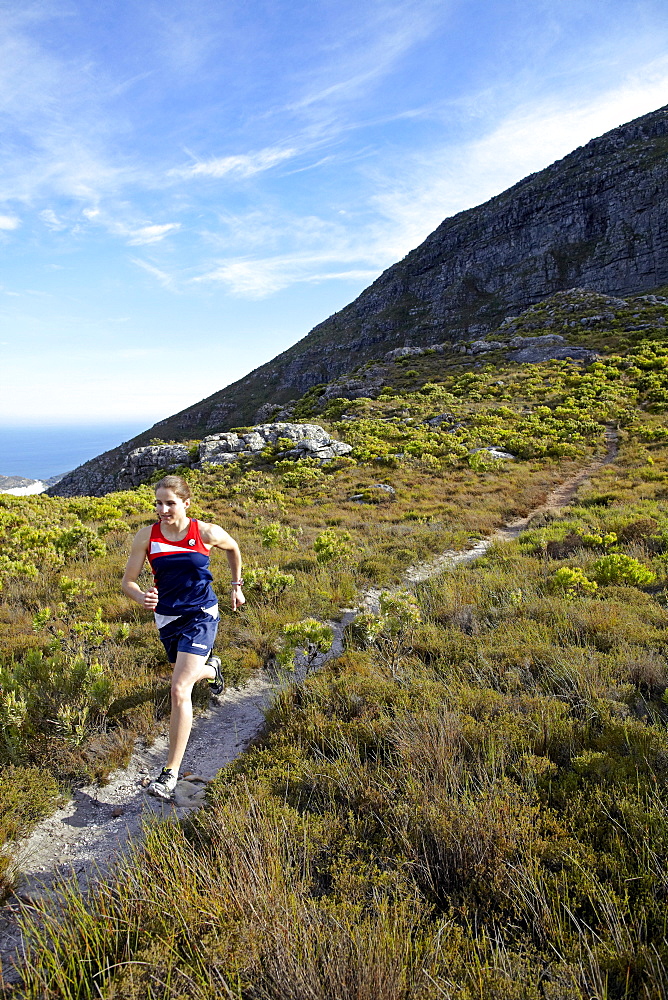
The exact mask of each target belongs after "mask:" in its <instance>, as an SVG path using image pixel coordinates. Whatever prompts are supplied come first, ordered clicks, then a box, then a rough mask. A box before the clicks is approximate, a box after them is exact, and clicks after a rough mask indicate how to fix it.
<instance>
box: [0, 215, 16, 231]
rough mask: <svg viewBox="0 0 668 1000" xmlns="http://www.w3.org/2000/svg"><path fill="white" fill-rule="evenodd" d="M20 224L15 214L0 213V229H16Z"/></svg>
mask: <svg viewBox="0 0 668 1000" xmlns="http://www.w3.org/2000/svg"><path fill="white" fill-rule="evenodd" d="M20 225H21V220H20V219H17V217H16V216H15V215H0V229H5V230H12V229H18V228H19V226H20Z"/></svg>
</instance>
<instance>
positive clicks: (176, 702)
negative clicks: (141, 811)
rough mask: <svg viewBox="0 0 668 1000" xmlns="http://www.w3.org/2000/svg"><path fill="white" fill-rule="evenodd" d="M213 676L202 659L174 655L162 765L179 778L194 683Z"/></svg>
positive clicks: (190, 714) (212, 672) (191, 711)
mask: <svg viewBox="0 0 668 1000" xmlns="http://www.w3.org/2000/svg"><path fill="white" fill-rule="evenodd" d="M215 676H216V671H215V670H214V668H213V667H210V666H208V665H207V662H206V657H205V656H196V655H195V654H194V653H181V652H179V653H177V655H176V663H175V664H174V668H173V670H172V714H171V718H170V720H169V757H168V758H167V764H166V765H165V766H166V767H168V768H169V769H170V770H172V771H174V773H175V774H178V770H179V768H180V766H181V761H182V760H183V755H184V753H185V752H186V746H187V744H188V737H189V736H190V730H191V729H192V724H193V705H192V690H193V685H194V684H196V683H197V681H201V680H204V678H205V677H207V678H209V679H212V678H213V677H215Z"/></svg>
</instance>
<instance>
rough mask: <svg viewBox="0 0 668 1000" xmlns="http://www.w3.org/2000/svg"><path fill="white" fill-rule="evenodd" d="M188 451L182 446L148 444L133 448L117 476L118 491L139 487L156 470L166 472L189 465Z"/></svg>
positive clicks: (189, 456)
mask: <svg viewBox="0 0 668 1000" xmlns="http://www.w3.org/2000/svg"><path fill="white" fill-rule="evenodd" d="M190 462H191V455H190V449H189V448H188V447H186V445H184V444H149V445H146V446H145V447H144V448H135V449H134V451H131V452H130V454H129V455H128V456H127V457H126V459H125V465H124V466H123V468H122V469H121V471H120V473H119V476H118V487H119V489H127V487H129V486H139V484H140V483H144V482H146V480H147V479H150V478H151V476H152V475H153V473H154V472H156V471H157V470H158V469H160V470H164V471H165V472H168V471H169V470H170V469H177V468H178V467H179V466H180V465H190Z"/></svg>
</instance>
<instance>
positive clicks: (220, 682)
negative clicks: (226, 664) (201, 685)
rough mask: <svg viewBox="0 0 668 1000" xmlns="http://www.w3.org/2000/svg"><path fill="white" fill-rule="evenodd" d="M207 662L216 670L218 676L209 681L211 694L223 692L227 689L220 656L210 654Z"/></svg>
mask: <svg viewBox="0 0 668 1000" xmlns="http://www.w3.org/2000/svg"><path fill="white" fill-rule="evenodd" d="M206 663H207V666H208V667H213V669H214V670H215V671H216V676H215V677H214V678H213V679H212V680H210V681H209V691H210V692H211V694H222V693H223V691H224V690H225V678H224V677H223V675H222V673H221V669H220V659H219V657H217V656H210V657H209V659H208V660H207V661H206Z"/></svg>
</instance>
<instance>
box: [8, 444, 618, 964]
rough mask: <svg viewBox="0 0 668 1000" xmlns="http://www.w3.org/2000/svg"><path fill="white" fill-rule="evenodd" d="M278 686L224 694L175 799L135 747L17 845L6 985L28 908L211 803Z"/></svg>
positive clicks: (147, 750)
mask: <svg viewBox="0 0 668 1000" xmlns="http://www.w3.org/2000/svg"><path fill="white" fill-rule="evenodd" d="M606 442H607V453H606V454H605V456H603V457H602V458H600V459H597V460H595V461H594V462H592V463H591V464H590V465H589V466H587V468H585V469H583V470H581V471H580V472H579V473H577V474H576V475H575V476H573V477H572V478H571V479H569V480H567V481H566V482H564V483H562V484H561V485H560V486H558V487H557V488H556V489H555V490H553V491H552V492H551V493H550V494H549V496H548V497H547V499H546V501H545V503H544V504H542V505H541V506H540V507H537V508H536V509H535V510H532V511H531V512H530V513H529V514H527V516H526V517H523V518H520V519H518V520H516V521H512V522H510V523H509V524H506V525H504V527H503V528H500V529H499V530H498V531H496V532H495V533H494V534H493V535H491V536H490V537H489V538H486V539H483V540H482V541H480V542H477V543H476V544H475V545H474V546H473V547H472V548H470V549H467V550H466V551H464V552H456V551H447V552H443V553H441V555H439V556H437V557H436V558H435V559H433V560H431V561H429V562H424V563H418V564H417V565H415V566H411V567H409V569H408V570H407V571H406V574H405V580H406V582H407V583H419V582H421V581H423V580H426V579H428V578H429V577H430V576H433V575H435V574H436V573H438V572H440V571H442V570H444V569H449V568H453V567H455V566H457V565H460V564H467V563H471V562H474V561H475V560H476V559H478V558H479V557H480V556H481V555H483V554H484V553H485V552H486V551H487V549H488V548H489V547H490V545H492V544H494V543H495V542H498V541H510V540H512V539H514V538H517V536H518V535H519V534H520V533H521V532H522V531H524V530H526V528H527V526H528V524H529V521H530V520H531V519H532V518H533V517H535V516H536V515H537V514H539V513H541V512H544V511H547V510H554V509H555V508H558V507H563V506H564V505H565V504H567V503H568V502H569V501H570V500H571V499H572V498H573V496H574V495H575V493H576V492H577V490H578V488H579V487H580V486H581V485H582V484H583V483H584V482H585V481H586V480H587V479H588V478H589V477H590V476H591V475H592V474H593V473H594V472H595V471H597V470H598V469H599V468H601V467H602V466H603V465H606V464H608V463H610V462H612V461H614V459H615V457H616V455H617V435H616V433H615V432H614V431H613V430H609V431H608V432H607V433H606ZM379 594H380V591H374V590H369V591H368V592H367V593H365V595H364V597H363V600H362V601H361V605H360V607H363V608H365V609H369V610H376V609H377V605H378V596H379ZM359 610H360V609H359V608H356V609H353V608H348V609H345V610H344V612H343V615H342V618H341V620H340V621H337V622H331V623H330V624H331V625H332V627H333V629H334V634H335V638H334V643H333V645H332V648H331V650H330V651H329V653H327V654H325V655H324V656H322V657H320V660H319V661H316V664H315V667H318V666H320V665H322V664H323V663H325V662H326V661H327V660H328V659H330V658H331V657H334V656H338V655H339V654H340V653H341V651H342V648H343V632H344V629H345V626H346V625H347V624H348V623H349V622H351V621H352V620H353V619H354V618H355V616H356V614H357V613H358V611H359ZM279 688H280V682H279V681H278V680H277V678H276V677H275V676H272V675H271V674H270V673H269V672H268V671H265V672H262V673H261V674H258V675H256V676H254V677H253V678H252V679H251V680H250V681H249V682H248V683H247V684H246V685H245V686H244V687H243V688H241V689H231V690H229V691H226V692H225V693H224V694H223V695H221V696H220V697H219V698H217V699H214V704H212V706H211V707H210V708H209V709H208V710H207V711H206V712H204V713H203V714H201V715H200V716H198V717H197V718H196V720H195V724H194V726H193V731H192V736H191V739H190V742H189V744H188V749H187V752H186V756H185V759H184V761H183V767H182V773H185V774H187V777H185V778H183V779H181V780H180V781H179V782H178V784H177V787H176V792H175V797H174V801H173V802H170V803H162V802H160V801H159V800H157V799H154V798H152V797H150V796H148V795H147V794H146V792H145V790H144V783H145V782H146V781H147V779H148V778H149V777H150V776H153V775H155V773H156V772H157V771H159V769H160V767H161V766H162V764H163V763H164V760H165V757H166V749H167V732H166V731H165V732H163V733H162V734H161V735H160V736H159V738H158V739H157V740H156V741H155V742H154V743H153V744H152V745H151V746H149V747H146V746H138V747H137V748H136V750H135V752H134V753H133V755H132V758H131V760H130V763H129V764H128V766H127V767H125V768H121V769H119V770H117V771H114V772H113V773H112V774H111V775H110V778H109V781H108V783H107V784H106V785H104V786H99V785H88V786H85V787H83V788H79V789H77V790H76V791H75V793H74V796H73V798H72V799H70V801H69V802H68V803H66V804H65V805H64V806H63V807H62V808H60V809H57V810H56V812H54V813H53V814H52V815H51V816H49V817H47V818H46V819H45V820H43V821H42V822H41V823H39V824H38V826H37V827H36V828H35V829H34V830H33V832H32V833H31V834H30V836H28V837H27V838H25V839H24V840H22V841H21V842H20V843H19V844H18V845H16V847H15V850H14V857H15V860H16V865H17V869H18V870H19V871H20V872H21V876H20V881H19V883H18V885H17V889H16V893H15V895H14V896H12V897H11V898H10V900H9V902H8V903H7V905H5V906H4V907H0V983H1V982H2V975H4V977H5V981H6V982H12V981H17V980H18V978H19V977H18V974H17V972H16V970H15V968H14V964H15V962H17V961H19V962H20V957H21V954H22V936H21V931H20V928H19V926H18V921H17V917H18V916H19V915H20V913H21V911H23V910H25V909H32V910H39V905H40V901H41V900H43V899H44V898H46V897H48V896H49V895H50V892H51V887H52V886H53V885H54V883H55V882H57V881H58V879H59V878H62V877H65V876H71V875H74V876H75V877H76V878H77V879H78V881H79V883H80V884H81V885H82V886H85V885H86V884H87V883H88V881H89V880H90V878H91V875H92V876H93V877H98V876H99V875H100V874H103V873H104V872H105V871H109V870H110V868H112V867H113V865H114V863H115V862H116V861H117V860H118V859H119V858H120V857H121V856H122V854H123V851H124V848H125V847H126V845H127V843H128V841H130V840H136V839H138V838H140V837H141V836H142V828H143V824H144V822H145V821H146V819H147V818H151V817H154V816H156V815H157V816H176V817H179V818H180V817H182V816H185V815H186V814H187V813H188V812H189V811H191V810H192V809H196V808H198V807H199V806H200V805H201V804H202V802H203V800H204V797H205V788H206V784H207V782H208V781H210V780H211V779H212V778H214V777H215V775H216V774H217V773H218V771H220V769H221V768H222V767H224V766H225V764H228V763H229V762H230V761H231V760H234V759H235V758H236V757H238V756H239V755H240V754H241V753H243V751H244V750H245V749H246V748H247V747H248V746H249V744H250V743H252V741H253V740H254V739H255V738H256V737H257V736H258V735H259V734H260V732H261V730H262V726H263V724H264V713H265V711H266V709H267V707H268V706H269V704H270V703H271V700H272V698H273V696H274V695H275V694H276V692H277V690H278V689H279Z"/></svg>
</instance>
